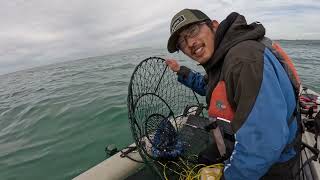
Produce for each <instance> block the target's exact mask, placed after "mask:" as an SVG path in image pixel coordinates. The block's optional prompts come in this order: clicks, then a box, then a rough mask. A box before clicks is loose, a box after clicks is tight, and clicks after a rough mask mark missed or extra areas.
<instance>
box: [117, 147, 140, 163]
mask: <svg viewBox="0 0 320 180" xmlns="http://www.w3.org/2000/svg"><path fill="white" fill-rule="evenodd" d="M125 149H127V150H126V151H123V150H121V151H120V152H121V154H120V157H121V158H124V157H126V158H128V159H130V160H131V161H134V162H137V163H144V162H143V161H139V160H137V159H133V158H132V157H130V156H129V153H131V152H133V151H136V150H137V146H128V147H127V148H125Z"/></svg>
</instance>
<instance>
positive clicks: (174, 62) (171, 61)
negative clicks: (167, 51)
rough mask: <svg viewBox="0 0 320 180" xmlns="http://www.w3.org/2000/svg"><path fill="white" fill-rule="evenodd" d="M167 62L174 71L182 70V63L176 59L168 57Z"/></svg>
mask: <svg viewBox="0 0 320 180" xmlns="http://www.w3.org/2000/svg"><path fill="white" fill-rule="evenodd" d="M166 64H167V65H168V66H169V67H170V69H171V70H172V71H173V72H178V71H179V70H180V65H179V63H178V61H177V60H175V59H166Z"/></svg>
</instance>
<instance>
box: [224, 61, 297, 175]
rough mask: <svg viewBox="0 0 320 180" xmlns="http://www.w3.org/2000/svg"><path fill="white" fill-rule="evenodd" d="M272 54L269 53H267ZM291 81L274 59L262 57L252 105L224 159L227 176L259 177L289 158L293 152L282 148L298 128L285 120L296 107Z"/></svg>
mask: <svg viewBox="0 0 320 180" xmlns="http://www.w3.org/2000/svg"><path fill="white" fill-rule="evenodd" d="M270 56H271V55H270ZM295 104H296V103H295V96H294V91H293V89H292V85H291V83H290V81H289V79H288V77H287V76H286V74H285V72H284V70H283V69H282V67H281V65H280V64H279V62H277V60H276V61H275V60H274V59H272V58H271V59H270V58H266V57H265V60H264V68H263V79H262V83H261V87H260V90H259V92H258V95H257V98H256V101H255V103H254V106H253V107H252V109H251V112H250V113H249V115H248V117H247V119H246V120H245V122H244V123H243V124H242V126H241V127H240V129H238V131H237V132H236V134H235V139H236V142H235V146H234V151H233V153H232V155H231V157H230V158H229V159H228V160H227V161H226V162H225V168H224V178H225V179H226V180H233V179H237V180H251V179H260V178H261V177H262V176H263V175H264V174H265V173H266V172H267V171H268V170H269V168H270V167H271V166H272V165H273V164H274V163H276V162H284V161H287V160H289V159H291V158H292V157H293V156H294V155H295V152H294V151H293V149H291V150H290V151H288V152H283V149H284V148H285V146H286V144H288V143H289V142H291V141H292V140H293V138H294V136H295V133H296V131H297V123H296V121H294V122H293V123H292V124H291V125H290V127H288V124H287V120H288V119H289V117H290V116H291V114H292V113H293V111H294V108H295Z"/></svg>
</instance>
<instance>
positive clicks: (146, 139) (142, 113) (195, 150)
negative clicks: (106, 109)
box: [128, 57, 212, 179]
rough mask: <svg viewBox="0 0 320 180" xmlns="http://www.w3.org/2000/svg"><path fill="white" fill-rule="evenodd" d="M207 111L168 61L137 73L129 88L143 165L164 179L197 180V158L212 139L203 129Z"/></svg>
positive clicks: (153, 60)
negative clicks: (194, 179)
mask: <svg viewBox="0 0 320 180" xmlns="http://www.w3.org/2000/svg"><path fill="white" fill-rule="evenodd" d="M202 107H203V106H202V104H201V103H200V102H199V100H198V98H197V96H196V94H195V93H194V92H193V91H192V90H191V89H190V88H187V87H185V86H184V85H182V84H181V83H179V82H178V81H177V75H176V74H175V73H174V72H172V71H171V70H170V69H169V67H167V65H166V64H165V61H164V59H162V58H159V57H150V58H147V59H145V60H143V61H142V62H141V63H140V64H139V65H137V67H136V68H135V70H134V72H133V74H132V77H131V81H130V84H129V88H128V111H129V113H128V114H129V120H130V125H131V130H132V135H133V138H134V140H135V143H136V145H137V147H138V150H139V153H140V155H141V157H142V158H143V160H144V162H145V163H146V164H147V165H148V166H149V167H151V169H153V170H154V172H156V174H158V175H159V176H160V178H161V179H167V178H168V177H170V179H179V178H182V179H188V176H196V174H197V172H198V170H199V168H200V167H201V165H199V164H197V158H198V157H197V156H198V154H199V152H201V151H202V150H203V149H205V148H207V146H208V144H209V143H210V142H209V141H210V139H212V137H210V134H209V133H208V132H206V131H205V130H204V129H203V128H202V127H204V126H205V125H207V124H208V119H207V118H204V117H203V112H202V109H203V108H202Z"/></svg>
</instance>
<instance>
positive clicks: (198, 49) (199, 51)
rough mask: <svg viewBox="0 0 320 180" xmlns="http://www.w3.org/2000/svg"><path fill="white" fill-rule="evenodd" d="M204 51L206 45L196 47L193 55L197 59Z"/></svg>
mask: <svg viewBox="0 0 320 180" xmlns="http://www.w3.org/2000/svg"><path fill="white" fill-rule="evenodd" d="M203 51H204V44H199V45H197V46H195V47H194V48H193V50H192V54H193V55H194V56H196V57H200V56H201V55H202V54H203Z"/></svg>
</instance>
